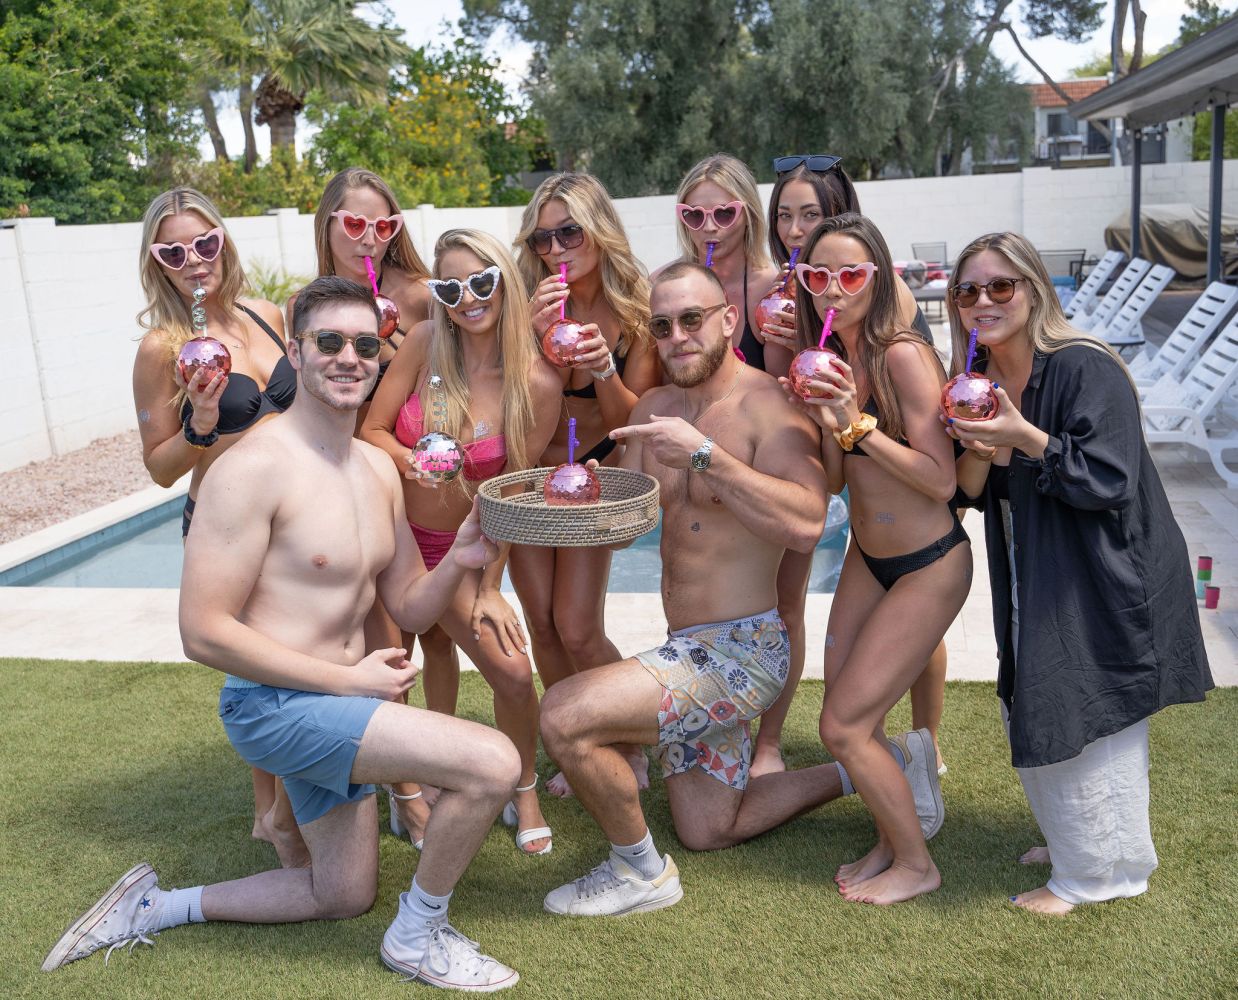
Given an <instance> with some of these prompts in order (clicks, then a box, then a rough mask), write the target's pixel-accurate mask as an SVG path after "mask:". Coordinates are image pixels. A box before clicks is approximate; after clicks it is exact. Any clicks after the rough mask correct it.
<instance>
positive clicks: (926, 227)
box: [0, 161, 1238, 471]
mask: <svg viewBox="0 0 1238 1000" xmlns="http://www.w3.org/2000/svg"><path fill="white" fill-rule="evenodd" d="M1208 169H1209V168H1208V164H1207V163H1169V164H1159V165H1155V166H1145V167H1144V169H1143V201H1144V204H1147V205H1155V204H1168V203H1189V204H1192V205H1196V206H1198V207H1200V208H1206V207H1207V203H1208ZM1224 177H1225V182H1224V193H1223V205H1224V206H1225V208H1226V209H1228V210H1229V211H1231V212H1232V211H1234V206H1235V204H1238V161H1229V162H1227V163H1226V164H1225V174H1224ZM771 187H772V186H771V185H763V186H762V187H761V195H762V197H763V198H764V199H767V200H768V198H769V194H770V190H771ZM857 187H858V191H859V195H860V202H861V204H862V206H863V208H864V211H865V212H866V213H867V214H868V215H870V216H871V217H872V218H873V219H874V220H875V221H876V222H877V224H878V225H879V226H880V227H881V230H882V232H883V233H884V234H885V237H886V241H887V243H888V244H889V246H890V251H891V253H892V254H893V255H894V258H895V259H896V260H901V259H906V258H908V257H910V256H911V244H912V243H913V242H915V243H920V242H934V241H942V240H944V241H945V242H946V245H947V248H948V251H949V254H950V256H951V257H954V256H956V255H957V254H958V252H959V251H960V250H961V249H962V248H963V247H964V246H965V245H966V244H967V243H968V242H969V241H970V240H971V239H973V238H974V237H976V236H978V235H980V234H982V233H986V232H993V231H996V230H1004V229H1013V230H1016V231H1019V232H1022V233H1024V234H1025V235H1026V236H1027V237H1028V238H1030V239H1031V241H1032V242H1033V243H1035V244H1036V245H1037V246H1039V247H1041V248H1042V249H1045V250H1068V249H1083V250H1086V251H1087V252H1088V254H1089V255H1099V254H1100V253H1101V252H1103V250H1104V249H1105V247H1104V229H1105V226H1107V225H1108V224H1109V223H1111V222H1112V221H1113V220H1114V219H1115V218H1117V217H1118V216H1119V215H1121V214H1122V213H1123V212H1125V211H1126V210H1127V209H1128V208H1129V206H1130V169H1129V168H1126V167H1103V168H1094V169H1086V170H1051V169H1049V168H1047V167H1042V168H1035V169H1029V170H1024V171H1023V172H1021V173H1011V174H986V175H974V176H968V177H925V178H913V179H908V180H888V181H871V182H865V183H860V184H859V185H857ZM674 203H675V199H674V197H673V196H671V195H664V196H658V197H649V198H625V199H621V200H620V201H619V202H618V203H617V205H618V208H619V214H620V216H621V217H622V219H623V222H624V226H625V227H626V228H627V231H628V237H629V239H630V240H631V243H632V247H633V249H634V250H635V252H636V255H637V256H638V257H639V258H640V259H641V260H642V261H644V263H645V264H646V266H647V267H649V268H650V269H652V268H654V267H657V266H658V265H659V264H662V263H665V262H666V261H668V260H670V259H671V258H672V257H674V256H675V253H676V246H675V226H674ZM520 215H521V209H520V208H510V207H508V208H438V207H435V206H432V205H420V206H418V207H417V208H414V209H410V210H408V211H406V212H405V218H406V220H407V225H408V227H409V232H410V233H411V234H412V237H413V240H414V242H415V243H416V244H417V248H418V249H419V250H420V251H421V253H422V254H423V256H427V257H428V255H429V253H430V252H431V251H432V250H433V246H434V241H435V240H436V239H437V238H438V236H439V234H440V233H442V232H443V231H444V230H446V229H450V228H454V227H461V226H462V227H470V228H477V229H483V230H485V231H487V232H489V233H492V234H493V235H494V236H496V237H497V238H498V239H499V240H500V241H502V242H503V243H505V244H510V243H511V241H512V239H513V238H514V237H515V235H516V233H517V232H518V231H519V228H520ZM228 228H229V230H230V232H231V233H232V236H233V239H234V240H235V241H236V243H237V246H238V247H239V248H240V251H241V256H242V259H243V261H244V263H245V265H246V266H250V265H253V264H255V263H258V262H261V263H262V264H264V265H265V266H267V267H278V268H281V269H283V270H284V271H286V272H288V273H290V274H296V275H303V276H307V275H311V274H313V273H314V268H315V257H314V238H313V217H312V216H310V215H302V214H300V213H298V212H297V211H296V210H295V209H280V210H279V211H277V212H274V213H272V214H271V215H266V216H252V217H246V218H239V219H229V220H228ZM140 238H141V227H140V226H139V225H138V224H137V223H125V224H116V225H103V226H57V225H55V223H54V222H53V221H52V220H50V219H22V220H18V221H17V222H16V223H15V224H14V225H13V226H12V227H11V228H3V229H0V346H2V347H3V357H4V371H5V374H6V376H7V378H6V380H5V387H4V391H3V392H2V393H0V426H2V427H4V428H5V433H4V435H3V436H0V471H4V470H6V469H12V468H16V467H17V466H20V465H24V464H25V463H26V462H32V461H37V460H39V459H43V458H47V457H49V456H52V455H59V454H63V453H64V452H67V451H72V450H73V449H75V448H81V447H84V446H85V445H88V444H89V443H90V442H91V441H94V440H96V439H98V438H101V437H107V436H110V435H112V434H117V433H120V432H121V431H124V430H128V429H129V428H131V427H133V426H134V416H133V399H132V393H131V388H130V386H131V377H132V368H133V357H134V354H135V352H136V349H137V337H138V335H139V333H140V332H141V331H140V330H139V329H138V326H137V322H136V319H135V317H136V315H137V313H138V311H139V310H140V309H141V308H142V305H143V300H142V293H141V286H140V285H139V283H138V277H137V260H138V243H139V241H140Z"/></svg>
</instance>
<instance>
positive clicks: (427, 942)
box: [380, 892, 520, 993]
mask: <svg viewBox="0 0 1238 1000" xmlns="http://www.w3.org/2000/svg"><path fill="white" fill-rule="evenodd" d="M407 901H408V893H406V892H405V893H401V894H400V911H399V912H398V913H397V914H396V918H395V920H394V921H393V922H392V924H391V926H390V927H388V928H387V933H386V934H384V935H383V946H382V950H381V952H380V955H381V956H382V960H383V964H384V965H385V966H387V968H389V969H392V970H393V971H395V972H402V973H404V975H405V976H406V977H407V979H406V980H405V981H406V982H410V981H411V982H418V983H425V984H426V985H427V986H437V987H439V988H440V989H444V990H466V991H468V992H471V993H493V992H495V991H496V990H505V989H507V988H508V987H509V986H515V985H516V984H517V983H518V982H520V973H518V972H517V971H516V970H515V969H509V968H508V967H507V966H506V965H504V964H503V963H502V962H500V961H498V960H497V959H494V958H491V957H490V956H489V955H483V954H482V953H481V950H480V947H479V946H478V944H477V942H476V941H470V940H469V939H468V938H466V937H465V936H464V935H463V934H461V933H460V932H459V931H458V930H456V929H455V928H454V927H452V926H451V924H449V923H448V922H447V918H446V916H443V917H440V918H438V919H437V920H419V919H418V918H417V917H416V916H414V915H413V914H411V913H409V912H408V910H407V909H406V907H407Z"/></svg>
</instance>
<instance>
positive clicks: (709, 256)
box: [705, 240, 718, 267]
mask: <svg viewBox="0 0 1238 1000" xmlns="http://www.w3.org/2000/svg"><path fill="white" fill-rule="evenodd" d="M717 245H718V241H717V240H710V241H709V242H708V243H706V244H705V266H706V267H713V266H714V247H716V246H717Z"/></svg>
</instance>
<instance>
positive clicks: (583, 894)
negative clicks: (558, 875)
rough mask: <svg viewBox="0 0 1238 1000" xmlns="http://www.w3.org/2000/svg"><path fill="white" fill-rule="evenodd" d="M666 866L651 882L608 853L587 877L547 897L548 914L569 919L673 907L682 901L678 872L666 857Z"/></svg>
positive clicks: (672, 862)
mask: <svg viewBox="0 0 1238 1000" xmlns="http://www.w3.org/2000/svg"><path fill="white" fill-rule="evenodd" d="M662 860H663V861H664V862H665V863H666V867H665V868H663V869H662V874H661V875H659V876H658V877H657V878H655V879H653V880H652V881H646V880H645V879H643V878H641V876H640V872H638V871H637V870H636V869H635V868H633V867H632V866H631V865H629V864H628V863H627V862H626V861H624V860H623V859H622V858H619V857H616V856H615V855H614V854H611V856H610V857H608V858H607V859H606V860H605V861H603V862H602V863H601V864H600V865H598V866H597V867H596V868H594V869H593V871H591V872H590V873H589V874H588V875H585V876H583V877H582V878H578V879H577V880H576V881H575V882H569V883H568V884H567V885H561V886H559V888H557V889H555V890H553V891H552V892H549V893H547V894H546V902H545V908H546V912H547V913H558V914H561V915H563V916H568V917H623V916H627V915H628V914H629V913H647V912H648V911H650V910H660V909H662V908H663V907H666V906H674V905H675V904H676V903H678V902H679V901H680V900H681V899H683V887H682V886H681V885H680V884H679V869H678V868H677V867H676V865H675V862H674V861H673V860H672V859H671V856H670V855H669V854H667V855H664V856H663V858H662Z"/></svg>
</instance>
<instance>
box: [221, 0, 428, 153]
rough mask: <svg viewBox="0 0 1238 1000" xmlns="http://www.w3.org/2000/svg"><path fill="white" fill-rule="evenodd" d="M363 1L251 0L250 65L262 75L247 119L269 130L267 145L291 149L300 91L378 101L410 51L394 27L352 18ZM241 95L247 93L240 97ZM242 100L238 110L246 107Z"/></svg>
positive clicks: (300, 103) (248, 13)
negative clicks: (253, 110) (252, 113)
mask: <svg viewBox="0 0 1238 1000" xmlns="http://www.w3.org/2000/svg"><path fill="white" fill-rule="evenodd" d="M368 6H370V4H369V3H368V2H365V0H251V2H250V3H249V4H248V10H247V11H246V13H245V17H244V25H245V28H246V31H247V32H248V33H249V37H250V57H249V59H248V60H247V62H248V64H249V65H250V66H253V67H256V68H257V71H258V72H259V73H261V74H262V79H261V81H260V82H259V84H258V89H257V91H256V92H255V93H254V95H253V101H254V105H255V106H256V107H257V109H258V113H257V114H256V115H255V116H254V121H255V122H257V123H258V124H259V125H268V126H270V129H271V148H272V149H273V150H274V149H278V148H281V147H283V148H286V149H289V150H295V143H294V139H295V136H296V128H297V115H298V114H299V113H300V111H301V109H302V108H303V107H304V106H305V95H306V94H307V93H308V92H309V91H310V90H312V89H320V90H322V91H324V92H325V93H327V94H328V95H330V96H331V97H333V98H335V99H336V100H378V99H381V98H382V97H383V96H384V95H385V94H386V91H387V79H388V77H389V76H390V74H391V71H392V69H393V68H395V67H397V66H400V65H402V64H403V63H405V62H406V61H407V59H408V57H409V55H410V54H411V52H410V50H409V48H408V46H406V45H405V44H404V43H403V42H402V41H401V40H400V36H401V32H400V31H399V30H398V29H396V28H391V27H388V26H387V25H377V26H376V25H373V24H370V23H369V22H367V21H365V20H364V19H363V18H362V17H360V16H359V11H361V10H362V8H365V7H368ZM243 96H248V95H243ZM246 103H247V101H245V100H242V113H243V114H244V113H245V108H244V105H245V104H246Z"/></svg>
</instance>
